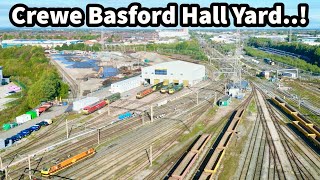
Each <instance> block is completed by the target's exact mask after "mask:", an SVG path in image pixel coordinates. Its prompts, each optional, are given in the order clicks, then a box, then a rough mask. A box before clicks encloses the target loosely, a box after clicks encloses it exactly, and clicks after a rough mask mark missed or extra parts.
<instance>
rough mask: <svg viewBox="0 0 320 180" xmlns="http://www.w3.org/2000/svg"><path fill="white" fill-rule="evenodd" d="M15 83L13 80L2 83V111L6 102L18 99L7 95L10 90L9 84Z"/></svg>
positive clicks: (0, 104) (0, 88) (0, 103)
mask: <svg viewBox="0 0 320 180" xmlns="http://www.w3.org/2000/svg"><path fill="white" fill-rule="evenodd" d="M13 85H15V84H14V83H12V82H11V83H10V84H7V85H0V111H1V110H3V109H4V108H5V104H7V103H9V102H11V101H13V100H15V99H16V98H7V95H6V93H8V92H9V91H10V90H9V86H13Z"/></svg>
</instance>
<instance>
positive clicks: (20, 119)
mask: <svg viewBox="0 0 320 180" xmlns="http://www.w3.org/2000/svg"><path fill="white" fill-rule="evenodd" d="M30 120H31V115H30V114H23V115H21V116H17V117H16V122H17V123H18V124H22V123H25V122H27V121H30Z"/></svg>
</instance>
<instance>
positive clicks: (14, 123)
mask: <svg viewBox="0 0 320 180" xmlns="http://www.w3.org/2000/svg"><path fill="white" fill-rule="evenodd" d="M10 126H11V128H14V127H17V126H18V123H16V122H13V123H10Z"/></svg>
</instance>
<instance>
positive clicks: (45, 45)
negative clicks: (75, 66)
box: [2, 39, 83, 48]
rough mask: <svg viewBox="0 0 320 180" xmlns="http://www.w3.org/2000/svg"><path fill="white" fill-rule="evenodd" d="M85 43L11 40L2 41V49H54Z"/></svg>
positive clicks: (79, 41) (75, 41)
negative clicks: (24, 47)
mask: <svg viewBox="0 0 320 180" xmlns="http://www.w3.org/2000/svg"><path fill="white" fill-rule="evenodd" d="M77 43H83V41H81V40H33V39H11V40H4V41H2V48H8V47H20V46H41V47H43V48H54V47H56V46H62V45H64V44H66V45H71V44H77Z"/></svg>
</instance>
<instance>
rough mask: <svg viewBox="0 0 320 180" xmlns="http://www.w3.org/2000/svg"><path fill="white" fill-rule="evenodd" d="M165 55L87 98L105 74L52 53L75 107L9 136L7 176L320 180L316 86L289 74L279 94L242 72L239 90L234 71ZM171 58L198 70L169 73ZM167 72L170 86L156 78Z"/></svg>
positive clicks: (5, 154)
mask: <svg viewBox="0 0 320 180" xmlns="http://www.w3.org/2000/svg"><path fill="white" fill-rule="evenodd" d="M154 54H155V53H154ZM293 55H294V54H293ZM152 56H154V55H152ZM125 57H126V58H127V57H129V56H125ZM146 57H147V56H146V55H145V54H144V57H139V58H141V59H142V61H146V60H145V58H146ZM161 57H164V55H163V56H160V55H159V56H157V57H156V58H154V59H153V63H151V64H147V65H145V66H147V67H148V66H152V67H154V69H155V70H153V71H152V73H150V76H146V77H147V78H144V79H143V82H139V83H138V85H136V83H133V82H134V81H135V80H136V79H137V78H142V77H143V75H146V74H148V72H147V71H143V68H144V67H141V69H140V70H139V71H142V72H144V73H142V74H141V76H137V77H127V79H129V80H131V81H130V83H131V84H130V83H128V84H126V85H127V86H132V87H130V89H129V90H126V91H121V92H120V91H119V92H116V93H114V92H113V93H111V92H112V91H111V90H110V89H111V87H110V88H101V89H100V88H96V89H98V90H97V91H96V92H93V91H92V90H91V91H90V93H88V94H86V95H85V96H83V95H82V94H83V92H82V91H83V88H84V87H85V88H88V87H89V86H90V85H89V84H90V83H93V82H98V83H101V81H102V80H101V79H99V78H92V79H93V80H92V79H91V81H90V80H89V82H87V81H84V80H79V77H78V76H75V72H76V71H77V70H75V69H72V70H70V71H69V70H68V68H70V67H67V66H65V65H63V64H62V63H61V62H58V61H57V60H56V59H54V58H52V59H51V63H52V64H53V65H55V66H56V67H57V69H58V71H59V73H61V74H62V76H63V79H64V81H65V82H67V83H68V84H69V86H70V97H69V99H68V101H69V102H70V106H68V108H65V109H67V110H66V111H65V112H64V113H60V114H59V115H57V116H56V117H55V118H53V119H52V122H53V123H52V124H51V123H50V124H46V125H45V126H43V127H41V129H40V130H39V129H37V132H33V131H32V132H30V133H32V134H30V133H29V134H30V135H28V136H26V137H25V138H22V139H21V140H20V139H19V140H15V141H13V140H12V139H10V138H8V139H9V140H10V142H11V143H9V144H10V145H8V146H7V147H5V149H3V150H2V151H1V159H0V166H1V167H0V169H1V171H2V176H3V178H4V179H88V180H89V179H148V180H154V179H170V180H184V179H194V180H197V179H201V180H208V179H314V180H317V179H320V156H319V154H320V149H319V148H320V128H319V125H320V122H319V120H320V119H319V114H320V110H319V108H320V104H319V95H320V92H319V84H317V83H313V82H304V81H303V82H301V81H298V80H287V81H281V84H282V85H285V86H290V88H289V90H281V89H280V88H278V87H279V86H280V85H279V84H280V82H279V84H277V83H273V82H270V81H267V80H265V79H262V78H258V77H255V76H253V75H251V74H250V73H248V72H246V71H243V74H244V75H243V77H242V78H243V79H246V82H247V84H248V86H247V87H242V81H241V79H240V85H239V86H240V87H239V89H240V90H239V93H238V94H237V95H234V94H232V92H233V91H232V90H234V88H232V86H236V85H235V84H236V83H235V82H233V81H231V78H230V77H229V76H225V77H214V75H215V74H217V72H216V71H217V70H218V69H219V68H225V67H215V66H214V65H212V63H211V61H210V63H209V62H199V61H195V60H192V59H191V58H190V57H185V59H183V58H184V57H183V56H179V55H172V56H167V57H166V58H165V60H164V61H163V62H162V61H159V60H156V59H159V58H161ZM149 58H150V56H149ZM170 58H172V59H170ZM133 59H134V61H136V60H137V59H138V58H137V57H136V58H133ZM173 59H178V60H181V61H184V62H183V63H187V62H188V63H195V64H197V65H198V66H199V68H198V69H192V72H194V74H196V75H194V74H192V75H191V76H192V77H188V76H187V75H186V73H185V72H182V70H181V72H180V71H179V72H178V73H177V74H178V75H179V76H177V77H174V78H176V79H174V78H171V76H172V77H173V76H174V75H175V73H176V72H175V71H174V70H177V69H178V68H177V67H173V68H172V69H173V70H172V71H170V66H169V65H170V64H165V65H166V66H165V65H164V64H162V63H170V61H173ZM110 61H111V60H110ZM110 61H108V62H109V63H110ZM132 61H133V60H132ZM115 62H116V61H115ZM128 62H129V61H128ZM130 62H131V61H130ZM159 63H161V64H160V65H158V64H159ZM183 63H181V64H183ZM243 63H246V60H244V61H243ZM216 64H219V62H218V63H216ZM221 64H223V63H221ZM225 64H227V63H225ZM157 65H158V66H157ZM132 66H133V65H132ZM181 66H182V65H181ZM202 66H203V69H205V71H203V72H202ZM226 66H227V65H226ZM248 66H250V64H249V65H248ZM263 66H266V65H263ZM257 67H258V65H257V66H255V68H254V70H253V69H252V71H256V70H257V69H256V68H257ZM182 69H183V67H182ZM86 70H87V68H85V69H81V70H79V71H82V73H88V72H86ZM240 71H241V70H240ZM92 72H93V71H89V73H92ZM190 72H191V70H190ZM202 73H203V74H204V76H201V74H202ZM156 75H158V76H156ZM163 76H168V77H170V78H171V79H170V82H169V78H168V79H166V78H162V79H161V78H158V77H163ZM197 76H201V77H200V78H199V77H197ZM178 77H179V78H180V79H178ZM77 78H78V79H77ZM130 78H132V79H130ZM152 78H153V79H152ZM182 78H185V79H182ZM188 78H189V79H188ZM192 78H193V79H192ZM197 78H198V79H197ZM236 78H237V77H236ZM119 82H121V81H119ZM114 83H118V82H114ZM230 84H231V87H229V86H230ZM117 85H118V87H122V86H124V85H123V84H117ZM96 86H97V87H99V85H96ZM111 86H112V85H111ZM303 88H306V89H307V90H308V91H310V92H308V93H306V94H304V96H307V97H308V99H305V100H304V101H303V103H301V98H300V99H299V98H297V96H295V95H293V94H299V93H300V92H302V91H303V90H304V89H303ZM80 89H82V90H80ZM89 89H90V88H89ZM95 98H96V99H97V100H95V101H94V102H91V100H92V101H93V99H95ZM89 100H90V103H89ZM72 101H73V102H72ZM79 102H81V103H83V104H81V103H79ZM77 103H78V104H80V105H81V107H80V105H77ZM78 106H79V107H78ZM77 108H79V109H81V110H78V109H77ZM53 109H55V108H53ZM38 121H39V120H38ZM30 124H32V123H31V121H30ZM14 132H15V131H14ZM14 134H15V133H14Z"/></svg>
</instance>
